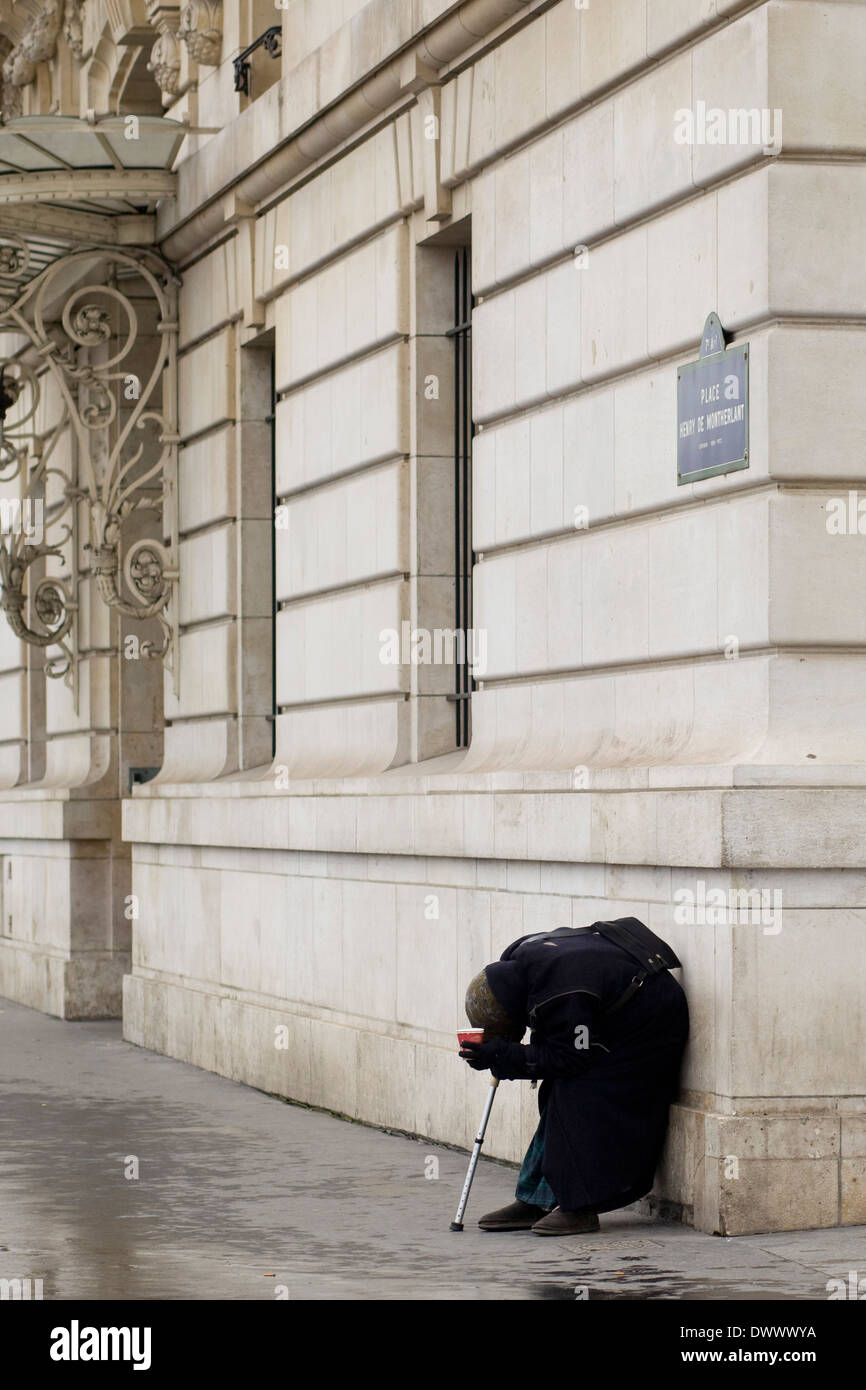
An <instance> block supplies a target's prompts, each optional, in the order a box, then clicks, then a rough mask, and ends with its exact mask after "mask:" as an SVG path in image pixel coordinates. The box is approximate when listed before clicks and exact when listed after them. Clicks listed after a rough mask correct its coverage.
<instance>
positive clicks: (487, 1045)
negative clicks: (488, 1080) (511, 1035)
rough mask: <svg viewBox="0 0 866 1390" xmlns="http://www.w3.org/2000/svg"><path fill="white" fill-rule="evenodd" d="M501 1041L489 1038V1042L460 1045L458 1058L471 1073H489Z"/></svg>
mask: <svg viewBox="0 0 866 1390" xmlns="http://www.w3.org/2000/svg"><path fill="white" fill-rule="evenodd" d="M503 1041H504V1040H503V1039H502V1038H491V1039H490V1041H489V1042H480V1043H477V1042H464V1043H461V1044H460V1056H461V1057H462V1058H463V1060H464V1062H468V1063H469V1065H470V1067H472V1069H473V1071H489V1070H490V1068H491V1067H493V1066H494V1065H495V1064H496V1059H497V1057H498V1056H499V1051H500V1048H501V1047H502V1043H503Z"/></svg>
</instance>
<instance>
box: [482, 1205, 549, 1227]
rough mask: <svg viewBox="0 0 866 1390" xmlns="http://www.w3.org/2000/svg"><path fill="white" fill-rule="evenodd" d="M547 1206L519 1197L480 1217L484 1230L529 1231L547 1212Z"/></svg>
mask: <svg viewBox="0 0 866 1390" xmlns="http://www.w3.org/2000/svg"><path fill="white" fill-rule="evenodd" d="M546 1211H547V1208H546V1207H533V1206H530V1205H529V1203H528V1202H521V1201H520V1200H519V1199H518V1200H516V1201H514V1202H511V1203H510V1205H509V1206H507V1207H500V1209H499V1211H489V1212H488V1213H487V1215H486V1216H482V1217H480V1218H479V1221H478V1225H479V1226H480V1227H481V1229H482V1231H529V1230H531V1229H532V1227H533V1226H535V1225H536V1224H537V1222H538V1219H539V1217H542V1216H544V1215H545V1214H546Z"/></svg>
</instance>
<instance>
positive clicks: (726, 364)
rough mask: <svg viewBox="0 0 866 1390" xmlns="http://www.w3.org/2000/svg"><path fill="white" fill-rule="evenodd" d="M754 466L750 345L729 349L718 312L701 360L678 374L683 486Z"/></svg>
mask: <svg viewBox="0 0 866 1390" xmlns="http://www.w3.org/2000/svg"><path fill="white" fill-rule="evenodd" d="M748 466H749V344H748V343H738V344H737V345H736V346H735V347H730V348H726V347H725V333H724V329H723V328H722V325H721V323H720V321H719V317H718V314H710V315H709V317H708V319H707V321H706V323H705V324H704V332H703V337H702V339H701V350H700V353H699V356H698V360H697V362H687V363H686V364H685V366H682V367H680V368H679V369H678V371H677V482H678V483H694V482H697V481H698V480H699V479H701V478H713V477H715V476H716V474H718V473H733V472H735V471H736V469H738V468H748Z"/></svg>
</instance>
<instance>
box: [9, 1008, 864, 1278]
mask: <svg viewBox="0 0 866 1390" xmlns="http://www.w3.org/2000/svg"><path fill="white" fill-rule="evenodd" d="M0 1095H2V1103H0V1279H16V1278H20V1279H25V1278H28V1277H29V1278H31V1279H42V1281H43V1296H44V1298H45V1299H78V1298H83V1299H154V1298H156V1299H207V1298H216V1299H232V1300H234V1299H274V1298H275V1297H276V1296H277V1295H278V1289H280V1288H282V1289H284V1290H286V1291H287V1295H286V1293H285V1292H284V1293H282V1295H281V1296H282V1297H286V1296H288V1297H289V1298H290V1299H341V1298H345V1299H407V1298H408V1299H497V1300H499V1299H574V1298H575V1296H576V1290H577V1289H582V1288H585V1289H586V1290H587V1294H586V1296H588V1297H589V1298H590V1299H635V1298H637V1299H659V1298H664V1299H754V1300H759V1299H770V1298H780V1297H787V1298H793V1299H818V1300H822V1301H823V1300H825V1299H826V1298H827V1292H826V1283H827V1280H828V1279H829V1278H831V1276H834V1277H835V1276H839V1277H842V1278H843V1279H845V1280H846V1282H847V1280H848V1273H849V1271H850V1270H858V1271H860V1272H861V1276H866V1227H853V1228H846V1229H842V1230H839V1229H836V1230H832V1231H806V1232H794V1233H790V1234H785V1235H777V1236H741V1237H739V1238H737V1239H735V1240H730V1239H729V1240H724V1239H719V1238H718V1237H712V1236H706V1235H701V1234H697V1233H695V1232H694V1231H691V1230H690V1229H688V1228H687V1227H683V1226H675V1225H661V1224H658V1223H656V1222H653V1221H651V1220H649V1219H646V1218H644V1217H641V1216H637V1215H634V1214H632V1213H630V1212H618V1213H613V1214H612V1215H609V1216H605V1217H602V1218H601V1220H602V1229H601V1232H600V1233H599V1234H597V1235H594V1236H592V1237H589V1238H573V1239H561V1238H560V1239H541V1238H539V1237H538V1236H535V1235H533V1234H532V1233H531V1232H520V1233H518V1234H515V1235H484V1234H483V1233H482V1232H480V1231H479V1230H478V1229H477V1227H476V1225H475V1222H476V1221H477V1219H478V1217H479V1215H480V1214H481V1213H482V1212H485V1211H488V1210H490V1209H491V1208H492V1207H496V1206H501V1205H504V1204H505V1203H506V1202H508V1201H509V1200H510V1199H511V1196H512V1194H513V1190H514V1180H515V1173H514V1170H513V1169H510V1168H507V1167H505V1166H504V1165H501V1164H497V1163H492V1162H484V1161H483V1162H482V1163H481V1164H480V1166H479V1172H478V1174H477V1176H476V1180H475V1186H474V1188H473V1192H472V1197H471V1201H470V1208H469V1214H468V1220H467V1225H466V1230H465V1231H464V1232H463V1234H462V1235H461V1234H453V1233H452V1232H450V1231H449V1229H448V1227H449V1223H450V1221H451V1218H452V1216H453V1214H454V1208H455V1206H456V1204H457V1199H458V1197H459V1194H460V1189H461V1186H462V1183H463V1178H464V1175H465V1171H466V1162H467V1160H466V1156H465V1155H464V1154H461V1153H455V1152H453V1151H451V1150H449V1149H445V1148H442V1147H440V1146H438V1145H436V1144H430V1143H427V1142H425V1141H416V1140H411V1139H405V1138H402V1137H400V1136H397V1135H392V1134H383V1133H381V1132H380V1131H378V1130H375V1129H368V1128H366V1127H365V1126H363V1125H357V1124H351V1123H349V1122H347V1121H343V1120H338V1119H335V1118H333V1117H331V1116H329V1115H324V1114H319V1113H317V1112H314V1111H310V1110H304V1109H302V1108H301V1107H298V1106H292V1105H286V1104H284V1103H283V1102H281V1101H279V1100H275V1099H273V1098H271V1097H269V1096H266V1095H262V1094H261V1093H260V1092H257V1091H253V1090H250V1089H248V1088H247V1087H245V1086H241V1085H238V1084H236V1083H234V1082H232V1081H227V1080H225V1079H223V1078H222V1077H217V1076H212V1075H210V1074H209V1073H207V1072H203V1071H199V1070H197V1069H196V1068H195V1067H191V1066H187V1065H186V1064H184V1063H182V1062H175V1061H172V1060H170V1059H169V1058H165V1057H160V1056H158V1055H156V1054H155V1053H150V1052H144V1051H142V1050H141V1049H139V1048H136V1047H133V1046H131V1045H130V1044H128V1043H125V1042H124V1041H123V1039H122V1037H121V1030H120V1024H119V1023H114V1022H112V1023H62V1022H60V1021H59V1020H57V1019H53V1018H47V1017H45V1016H44V1015H42V1014H38V1013H34V1012H32V1011H31V1010H29V1009H24V1008H21V1007H19V1006H18V1005H16V1004H11V1003H9V1002H8V1001H6V1000H0ZM479 1097H480V1098H482V1099H483V1090H482V1089H480V1090H479ZM132 1157H137V1159H138V1166H139V1177H138V1179H137V1180H134V1179H132V1180H130V1179H127V1178H126V1177H125V1176H124V1167H125V1164H126V1165H127V1166H128V1167H131V1166H132V1165H131V1164H130V1163H129V1160H130V1158H132ZM429 1157H433V1158H436V1159H438V1169H439V1176H438V1179H433V1180H431V1179H428V1178H426V1177H425V1167H426V1168H427V1169H428V1170H429V1169H431V1168H432V1167H434V1165H433V1164H431V1163H430V1162H429V1161H427V1160H428V1158H429Z"/></svg>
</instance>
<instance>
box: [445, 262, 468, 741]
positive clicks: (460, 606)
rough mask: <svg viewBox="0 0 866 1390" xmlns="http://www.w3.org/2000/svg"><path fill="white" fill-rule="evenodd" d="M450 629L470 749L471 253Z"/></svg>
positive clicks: (458, 285)
mask: <svg viewBox="0 0 866 1390" xmlns="http://www.w3.org/2000/svg"><path fill="white" fill-rule="evenodd" d="M449 337H451V338H453V340H454V592H455V607H456V611H455V618H454V626H455V628H456V629H457V632H458V633H462V641H460V639H458V649H457V663H456V670H455V690H454V697H455V709H456V711H457V715H456V718H457V731H456V740H457V747H458V748H468V747H469V740H470V736H471V732H472V730H471V697H472V690H473V688H474V681H473V679H472V670H471V661H472V648H473V642H472V561H473V554H472V436H473V433H474V429H473V424H472V250H471V247H469V246H461V247H459V248H458V249H457V252H456V254H455V258H454V327H453V328H452V329H451V331H450V333H449Z"/></svg>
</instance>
